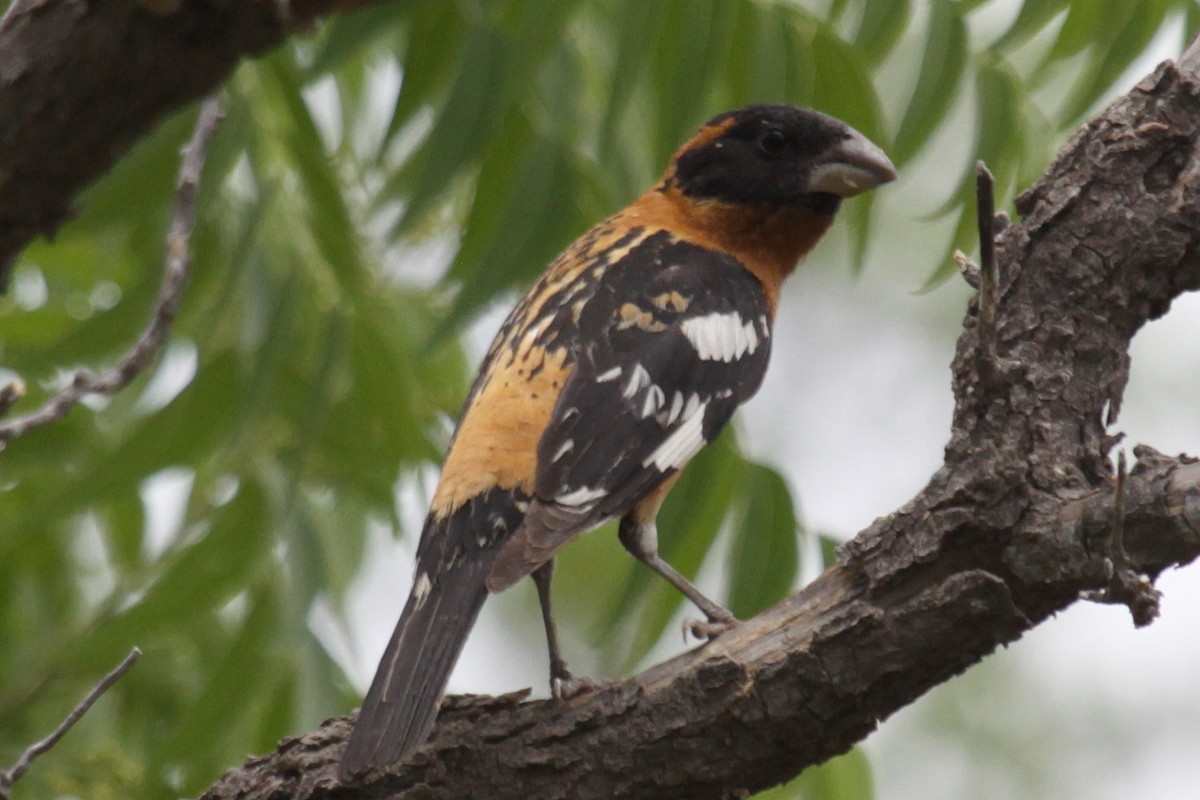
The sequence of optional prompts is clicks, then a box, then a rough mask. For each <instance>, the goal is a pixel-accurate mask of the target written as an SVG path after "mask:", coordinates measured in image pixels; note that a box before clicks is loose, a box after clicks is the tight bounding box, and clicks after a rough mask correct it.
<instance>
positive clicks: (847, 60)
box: [811, 25, 888, 146]
mask: <svg viewBox="0 0 1200 800" xmlns="http://www.w3.org/2000/svg"><path fill="white" fill-rule="evenodd" d="M811 47H812V54H813V64H814V67H815V72H816V75H815V78H814V81H813V95H812V105H813V106H814V107H815V108H817V109H818V110H820V111H824V112H826V113H827V114H831V115H833V116H835V117H837V118H838V119H841V120H843V121H845V122H847V123H849V124H850V125H853V126H854V127H855V128H857V129H858V130H859V131H861V132H862V133H863V134H864V135H865V136H866V137H867V138H869V139H871V140H872V141H874V142H875V143H877V144H879V145H881V146H884V145H886V144H887V142H888V140H887V137H886V136H885V134H884V131H883V124H882V119H883V114H882V112H881V111H880V107H879V97H878V96H877V95H876V93H875V85H874V84H873V83H872V81H871V72H870V66H869V65H868V64H867V61H866V59H865V58H864V57H863V55H862V53H860V52H859V51H858V50H856V49H855V48H853V47H851V46H850V45H848V44H846V43H845V42H844V41H842V40H841V39H840V38H839V37H838V36H837V34H836V33H834V32H833V31H832V30H830V29H829V28H828V27H826V26H824V25H819V26H817V27H816V29H815V30H814V31H813V35H812V43H811Z"/></svg>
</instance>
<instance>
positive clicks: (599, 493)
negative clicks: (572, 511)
mask: <svg viewBox="0 0 1200 800" xmlns="http://www.w3.org/2000/svg"><path fill="white" fill-rule="evenodd" d="M606 494H608V492H607V491H606V490H604V489H593V488H592V487H590V486H580V487H579V488H578V489H576V490H574V491H572V492H567V493H566V494H560V495H558V496H557V497H555V498H554V502H555V503H557V504H558V505H560V506H572V507H578V506H589V505H593V504H594V503H595V502H596V501H597V500H599V499H600V498H601V497H604V495H606Z"/></svg>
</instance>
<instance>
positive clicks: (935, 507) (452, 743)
mask: <svg viewBox="0 0 1200 800" xmlns="http://www.w3.org/2000/svg"><path fill="white" fill-rule="evenodd" d="M1198 137H1200V81H1198V80H1197V78H1196V76H1195V75H1194V74H1192V73H1191V72H1190V71H1189V72H1183V71H1181V70H1180V69H1179V68H1177V67H1176V66H1175V65H1173V64H1170V63H1167V64H1164V65H1163V66H1162V67H1160V68H1159V69H1158V70H1157V71H1156V72H1155V73H1154V74H1153V75H1152V76H1150V77H1149V78H1147V79H1146V80H1144V81H1143V82H1142V83H1141V84H1140V85H1139V86H1138V87H1137V88H1136V89H1135V90H1134V91H1133V92H1131V93H1130V94H1129V95H1127V96H1126V97H1124V98H1122V99H1121V100H1119V101H1118V102H1117V103H1115V104H1114V105H1113V106H1112V107H1110V108H1109V109H1108V110H1107V111H1106V112H1105V113H1104V114H1103V115H1102V116H1100V117H1099V118H1097V119H1096V120H1094V121H1093V122H1091V123H1090V124H1088V125H1087V126H1086V127H1085V128H1083V129H1081V130H1080V131H1079V132H1078V133H1077V134H1076V135H1075V136H1074V137H1073V138H1072V139H1071V141H1070V142H1069V143H1068V144H1067V145H1066V147H1064V149H1063V151H1062V152H1061V153H1060V155H1059V157H1058V159H1057V161H1056V162H1055V163H1054V164H1053V165H1052V166H1051V168H1050V170H1049V171H1048V172H1047V174H1046V175H1045V176H1044V177H1043V179H1042V180H1041V181H1039V182H1038V183H1037V184H1036V185H1035V186H1034V187H1033V188H1032V189H1030V190H1029V191H1028V192H1026V193H1025V194H1024V195H1023V196H1022V197H1021V198H1019V200H1018V202H1017V208H1018V210H1019V211H1020V212H1021V214H1022V215H1023V216H1024V219H1023V220H1022V221H1020V222H1018V223H1013V224H1011V225H1009V226H1007V227H1005V226H998V227H1002V228H1003V229H1002V230H1000V231H999V233H998V235H997V238H996V242H995V244H996V251H995V268H996V275H995V280H996V286H995V300H996V305H995V315H994V329H993V330H992V331H991V332H990V334H989V335H988V337H987V339H988V344H987V347H988V350H989V353H988V356H989V357H988V358H987V359H986V362H987V363H988V364H989V365H990V366H989V367H988V368H987V370H985V371H986V373H987V374H986V375H981V374H980V373H981V371H980V369H979V365H980V363H981V359H980V355H981V342H980V337H979V329H980V324H979V314H978V307H977V306H978V303H977V302H973V303H972V304H971V307H970V308H969V309H968V313H967V317H966V319H965V322H964V330H963V333H962V335H961V337H960V339H959V342H958V348H957V352H956V356H955V360H954V368H953V369H954V380H953V388H954V393H955V397H956V406H955V412H954V421H953V430H952V434H951V439H950V442H949V444H948V445H947V447H946V458H945V463H944V465H943V467H942V468H941V469H940V470H939V471H938V472H937V473H936V474H935V475H934V476H933V477H932V479H931V480H930V482H929V484H928V486H926V487H925V489H924V490H922V491H921V493H920V494H918V495H917V497H915V498H914V499H913V500H912V501H910V502H909V503H908V504H907V505H905V506H904V507H903V508H901V509H899V510H898V511H896V512H895V513H893V514H891V515H890V516H888V517H886V518H883V519H880V520H879V521H877V522H876V523H875V524H873V525H872V526H871V527H870V528H868V529H867V530H865V531H863V532H862V533H861V534H859V536H857V537H856V538H855V539H854V540H853V541H851V542H850V543H848V544H847V545H846V546H845V547H844V549H843V552H842V554H841V558H840V561H839V563H838V564H837V565H836V566H834V567H833V568H831V569H830V570H828V571H827V572H826V573H825V574H824V575H822V576H821V577H820V578H819V579H818V580H817V581H815V582H814V583H813V584H812V585H810V586H808V587H806V588H805V589H804V590H803V591H802V592H800V593H799V594H798V595H796V596H794V597H792V598H790V599H788V600H786V601H785V602H783V603H781V604H780V605H778V606H776V607H775V608H773V609H771V610H769V611H767V612H766V613H764V614H762V615H761V616H759V617H757V618H755V619H753V620H750V621H749V622H747V623H745V624H744V625H742V626H741V627H739V628H738V629H736V630H734V631H732V632H730V633H728V634H726V635H724V636H722V637H721V638H719V639H718V640H716V641H715V642H712V643H710V644H708V645H706V646H704V647H701V648H699V649H697V650H694V651H692V652H689V653H686V654H684V655H682V656H679V657H678V658H675V659H673V660H671V661H668V662H666V663H664V664H661V665H659V666H657V667H654V668H652V669H650V670H649V671H647V672H645V673H643V674H642V675H639V676H637V677H635V678H632V679H629V680H627V681H624V682H622V683H619V684H617V685H615V686H612V687H611V688H608V689H606V690H603V691H601V692H598V693H597V694H594V695H591V696H587V697H583V698H579V699H576V700H573V701H570V702H552V701H541V702H531V703H522V702H519V701H520V699H521V697H520V696H508V697H503V698H465V699H463V698H458V699H453V698H452V699H450V700H449V701H447V703H446V705H445V707H444V710H443V712H442V714H441V716H440V717H439V723H438V727H437V729H436V731H435V733H434V736H433V738H432V739H431V741H430V743H429V744H428V746H427V747H426V748H425V749H424V750H422V751H421V752H420V753H418V754H417V756H416V757H414V758H413V759H412V760H411V761H410V762H409V763H407V764H404V765H401V766H400V767H398V768H396V769H395V770H394V771H393V772H392V773H390V774H387V775H368V776H366V778H365V780H364V781H363V782H362V783H360V784H359V785H358V786H356V787H353V788H349V789H348V788H345V787H339V786H337V784H336V777H335V776H336V761H337V759H338V757H339V756H340V751H341V748H342V745H343V740H344V737H345V736H346V734H347V732H348V727H349V726H348V723H347V720H345V719H338V720H331V721H329V722H327V723H326V724H325V725H324V726H322V727H321V728H320V729H319V730H317V731H315V732H312V733H309V734H306V735H304V736H302V737H300V738H296V739H289V740H286V741H284V742H283V743H281V745H280V747H279V749H278V750H277V751H276V752H275V753H272V754H270V755H268V756H265V757H263V758H258V759H253V760H251V761H250V762H248V763H247V764H246V765H245V766H244V767H242V768H240V769H235V770H233V771H231V772H229V773H228V774H226V775H225V776H224V777H223V778H221V780H220V781H218V782H217V783H216V784H215V785H214V786H213V787H212V788H211V789H210V790H209V791H208V792H206V793H205V794H204V798H205V800H219V799H220V798H227V797H239V798H267V797H284V796H286V797H293V798H323V797H333V796H337V797H400V798H418V797H419V798H460V797H489V798H573V799H575V800H586V799H587V798H626V797H628V798H640V800H653V798H690V799H692V800H705V799H706V798H713V800H716V799H717V798H726V797H733V796H740V793H741V792H742V791H743V790H751V791H753V790H758V789H761V788H764V787H767V786H770V785H772V784H775V783H777V782H780V781H782V780H785V779H787V778H789V777H791V776H793V775H795V774H797V773H798V772H799V771H800V770H801V769H803V768H804V767H806V766H808V765H811V764H816V763H818V762H820V761H823V760H824V759H826V758H828V757H830V756H832V755H834V754H836V753H840V752H842V751H844V750H846V749H847V748H849V747H850V746H851V745H852V744H853V743H855V742H856V741H858V740H860V739H862V738H863V737H864V736H866V735H867V734H868V733H869V732H870V731H872V730H873V729H874V728H875V726H876V724H877V723H878V721H879V720H881V719H883V718H885V717H887V716H888V715H890V714H892V713H894V712H895V711H897V710H898V709H900V708H901V707H903V706H904V705H905V704H907V703H909V702H911V701H912V700H914V699H915V698H917V697H919V696H920V695H921V694H922V693H924V692H926V691H928V690H929V689H930V688H932V687H934V686H936V685H937V684H939V683H941V682H942V681H945V680H946V679H947V678H949V677H950V676H952V675H954V674H956V673H958V672H961V671H962V670H964V669H966V668H967V667H969V666H970V665H972V664H973V663H975V662H976V661H978V660H979V659H981V658H982V657H983V656H985V655H987V654H988V653H990V652H992V651H993V650H994V649H995V648H996V647H997V646H998V645H1001V644H1004V643H1006V642H1011V641H1013V640H1015V639H1017V638H1018V637H1020V636H1021V635H1022V634H1023V633H1024V632H1025V631H1027V630H1029V629H1030V628H1032V627H1033V626H1034V625H1037V624H1038V623H1040V622H1042V621H1043V620H1045V619H1046V618H1047V617H1048V616H1050V615H1051V614H1053V613H1055V612H1057V611H1060V610H1062V609H1063V608H1065V607H1067V606H1069V605H1070V604H1072V603H1073V602H1075V601H1076V600H1077V599H1079V598H1080V597H1081V596H1082V595H1083V594H1084V593H1089V592H1095V591H1103V590H1108V589H1111V587H1112V586H1113V585H1114V582H1113V581H1114V575H1115V574H1116V572H1117V571H1118V569H1126V570H1128V571H1130V573H1131V574H1132V575H1133V576H1134V581H1135V583H1143V581H1142V580H1141V578H1140V576H1146V578H1147V581H1148V580H1151V579H1153V578H1154V577H1156V576H1157V575H1158V574H1159V573H1161V572H1162V571H1163V570H1165V569H1167V568H1169V567H1172V566H1176V565H1182V564H1187V563H1189V562H1191V561H1192V560H1194V559H1195V558H1196V557H1197V556H1198V555H1200V464H1197V463H1195V462H1194V461H1193V460H1190V459H1187V458H1184V457H1179V458H1168V457H1165V456H1162V455H1160V454H1158V453H1156V452H1154V451H1153V450H1150V449H1149V448H1139V449H1138V450H1137V451H1136V454H1137V455H1138V462H1137V464H1136V465H1135V467H1134V469H1133V470H1132V472H1130V473H1129V475H1128V477H1127V479H1126V480H1125V482H1124V485H1123V502H1122V503H1120V504H1119V506H1118V504H1117V503H1115V502H1114V488H1115V487H1114V482H1113V479H1112V469H1111V465H1110V462H1109V457H1108V451H1109V449H1110V448H1111V446H1112V445H1113V444H1114V443H1115V442H1116V441H1117V440H1118V439H1119V436H1116V435H1110V433H1109V431H1108V430H1107V426H1108V425H1109V424H1111V421H1112V420H1115V418H1116V412H1117V410H1118V409H1119V407H1120V401H1121V395H1122V392H1123V390H1124V387H1125V382H1126V379H1127V376H1128V366H1129V355H1128V347H1129V343H1130V339H1131V338H1132V336H1133V335H1134V333H1135V332H1136V331H1137V330H1138V328H1139V327H1141V325H1143V324H1144V323H1145V322H1146V321H1148V320H1151V319H1154V318H1156V317H1158V316H1160V315H1161V314H1163V313H1165V312H1166V310H1167V309H1168V307H1169V306H1170V303H1171V301H1172V300H1173V299H1174V298H1175V297H1177V296H1178V295H1179V294H1181V293H1182V292H1184V291H1188V290H1192V289H1196V288H1198V287H1200V156H1198V153H1197V141H1198ZM1106 420H1108V421H1106ZM1118 507H1119V508H1121V509H1123V514H1124V518H1123V519H1122V520H1119V521H1118V520H1117V519H1116V510H1115V509H1117V508H1118ZM1114 531H1119V532H1120V535H1119V537H1116V541H1114ZM1126 577H1128V576H1126ZM1126 583H1127V584H1128V581H1126ZM1128 585H1132V584H1128ZM1146 585H1147V586H1148V583H1147V584H1146ZM1127 588H1128V586H1127ZM1134 594H1137V592H1134ZM1123 602H1124V600H1123ZM1128 602H1129V604H1130V605H1131V607H1132V608H1134V609H1135V610H1136V602H1135V601H1134V600H1130V601H1128Z"/></svg>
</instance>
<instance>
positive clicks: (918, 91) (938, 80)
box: [891, 0, 967, 164]
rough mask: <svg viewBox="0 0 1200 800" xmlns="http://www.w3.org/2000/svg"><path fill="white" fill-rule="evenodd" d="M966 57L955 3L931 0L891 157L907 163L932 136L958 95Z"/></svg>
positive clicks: (964, 37) (963, 29)
mask: <svg viewBox="0 0 1200 800" xmlns="http://www.w3.org/2000/svg"><path fill="white" fill-rule="evenodd" d="M966 60H967V26H966V24H965V23H964V22H963V18H962V16H961V14H960V12H959V9H958V4H957V3H954V2H950V0H935V1H934V3H933V4H932V9H931V11H930V17H929V27H928V29H927V31H926V35H925V55H924V56H923V57H922V60H921V70H920V73H919V74H918V76H917V83H916V86H915V87H914V88H913V93H912V96H911V97H910V98H909V101H908V103H906V104H905V111H904V117H903V118H902V119H901V121H900V127H899V128H898V129H897V131H896V139H895V141H894V142H893V143H892V149H891V154H892V159H893V160H894V161H895V162H896V163H897V164H904V163H906V162H908V160H909V159H911V158H912V157H913V156H914V155H916V154H917V153H919V152H920V151H921V148H923V147H924V146H925V145H926V144H927V143H928V142H929V140H930V139H932V138H933V133H934V131H935V130H936V129H937V128H938V126H940V125H941V124H942V122H943V121H944V119H945V117H946V112H947V110H948V109H949V108H950V105H951V103H952V102H953V101H954V98H955V96H956V95H957V94H958V86H959V82H960V81H961V80H962V76H963V72H964V67H965V66H966Z"/></svg>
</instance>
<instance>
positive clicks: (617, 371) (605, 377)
mask: <svg viewBox="0 0 1200 800" xmlns="http://www.w3.org/2000/svg"><path fill="white" fill-rule="evenodd" d="M619 377H621V368H620V367H613V368H612V369H608V370H605V371H604V372H601V373H600V374H599V375H597V376H596V383H607V382H608V381H615V380H616V379H617V378H619Z"/></svg>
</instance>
